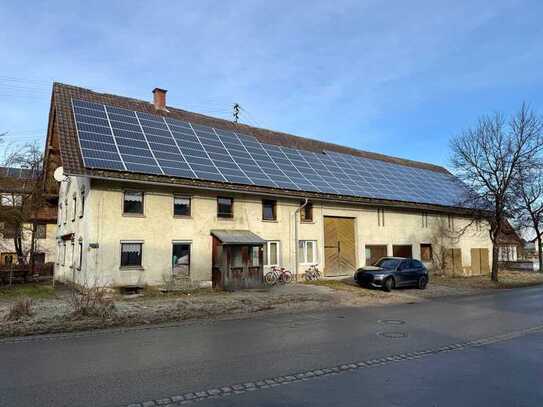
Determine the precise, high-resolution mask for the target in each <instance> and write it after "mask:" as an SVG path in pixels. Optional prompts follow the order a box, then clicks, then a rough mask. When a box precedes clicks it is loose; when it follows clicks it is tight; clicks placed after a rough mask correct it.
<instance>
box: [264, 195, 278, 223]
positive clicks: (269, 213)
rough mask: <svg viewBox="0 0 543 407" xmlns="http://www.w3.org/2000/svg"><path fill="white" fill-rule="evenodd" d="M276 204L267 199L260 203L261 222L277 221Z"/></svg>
mask: <svg viewBox="0 0 543 407" xmlns="http://www.w3.org/2000/svg"><path fill="white" fill-rule="evenodd" d="M276 206H277V202H276V201H272V200H269V199H265V200H263V201H262V219H263V220H277V212H276Z"/></svg>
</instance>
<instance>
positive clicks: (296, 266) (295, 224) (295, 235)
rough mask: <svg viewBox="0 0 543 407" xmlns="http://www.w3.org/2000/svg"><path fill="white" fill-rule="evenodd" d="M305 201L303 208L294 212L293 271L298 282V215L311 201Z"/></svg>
mask: <svg viewBox="0 0 543 407" xmlns="http://www.w3.org/2000/svg"><path fill="white" fill-rule="evenodd" d="M304 199H305V201H304V203H303V204H302V206H299V207H298V208H296V210H295V211H294V267H293V268H291V270H292V273H293V274H294V273H296V280H297V279H298V213H299V212H300V211H301V210H302V209H304V208H305V207H306V206H307V204H308V202H309V199H307V198H304Z"/></svg>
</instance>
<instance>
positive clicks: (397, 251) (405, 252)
mask: <svg viewBox="0 0 543 407" xmlns="http://www.w3.org/2000/svg"><path fill="white" fill-rule="evenodd" d="M392 255H393V256H394V257H406V258H408V259H411V258H413V246H411V245H410V244H409V245H407V244H398V245H396V244H395V245H394V246H392Z"/></svg>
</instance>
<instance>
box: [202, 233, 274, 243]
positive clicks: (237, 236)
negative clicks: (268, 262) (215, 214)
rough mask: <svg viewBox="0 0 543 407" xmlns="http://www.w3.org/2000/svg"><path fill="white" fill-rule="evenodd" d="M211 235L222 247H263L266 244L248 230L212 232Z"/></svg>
mask: <svg viewBox="0 0 543 407" xmlns="http://www.w3.org/2000/svg"><path fill="white" fill-rule="evenodd" d="M211 234H212V235H213V236H215V237H216V238H217V239H218V240H219V241H220V242H221V243H222V244H223V245H263V244H264V243H266V241H265V240H264V239H262V238H261V237H260V236H258V235H257V234H255V233H253V232H251V231H249V230H212V231H211Z"/></svg>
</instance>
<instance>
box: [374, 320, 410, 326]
mask: <svg viewBox="0 0 543 407" xmlns="http://www.w3.org/2000/svg"><path fill="white" fill-rule="evenodd" d="M377 322H378V323H380V324H385V325H403V324H405V323H406V322H405V321H403V320H401V319H380V320H379V321H377Z"/></svg>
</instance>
